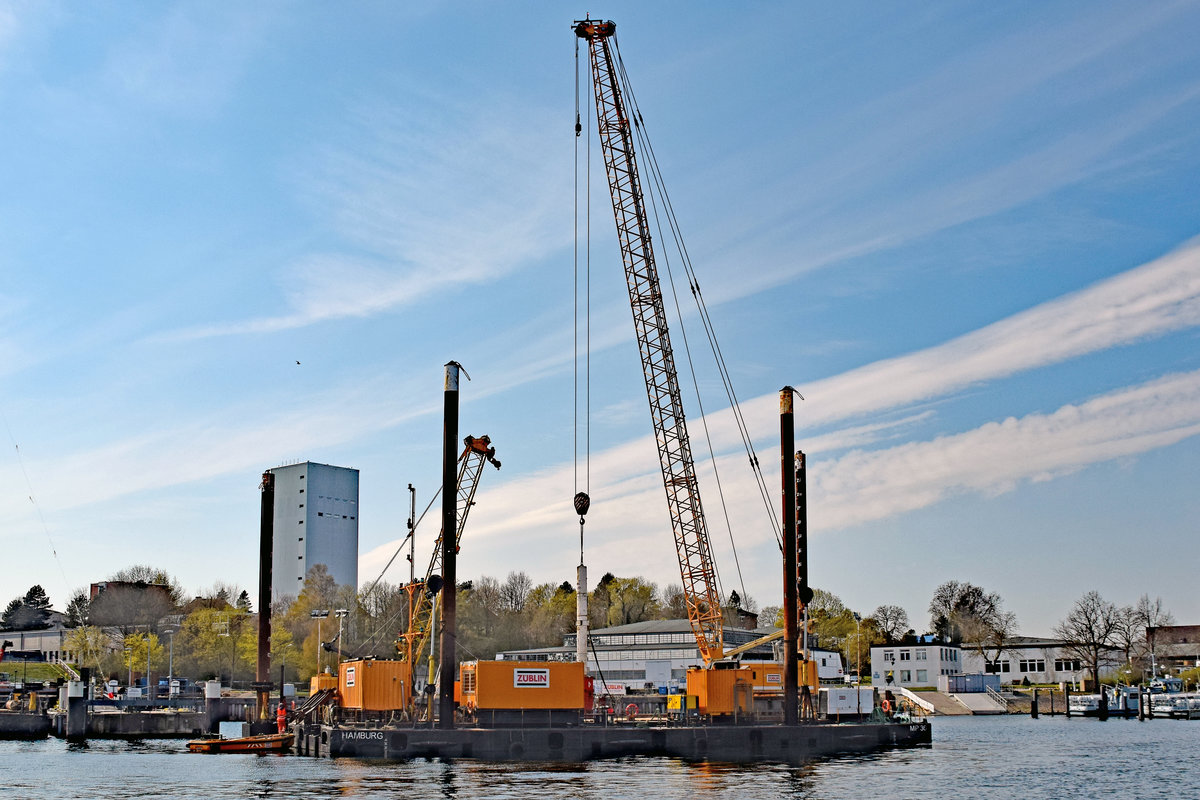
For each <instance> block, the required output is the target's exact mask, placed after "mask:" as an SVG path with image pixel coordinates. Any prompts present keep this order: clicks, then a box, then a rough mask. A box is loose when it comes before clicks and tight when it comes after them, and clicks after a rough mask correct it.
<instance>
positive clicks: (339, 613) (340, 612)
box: [333, 608, 350, 671]
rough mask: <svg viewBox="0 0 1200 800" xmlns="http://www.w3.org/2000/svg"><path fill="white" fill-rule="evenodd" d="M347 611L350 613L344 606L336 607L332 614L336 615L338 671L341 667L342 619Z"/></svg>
mask: <svg viewBox="0 0 1200 800" xmlns="http://www.w3.org/2000/svg"><path fill="white" fill-rule="evenodd" d="M349 613H350V610H349V609H346V608H337V609H334V611H333V614H334V616H336V617H337V618H338V640H337V642H338V651H337V663H338V670H339V671H340V670H341V668H342V667H341V664H342V620H344V619H345V618H346V616H347V615H348V614H349Z"/></svg>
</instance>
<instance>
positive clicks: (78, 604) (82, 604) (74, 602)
mask: <svg viewBox="0 0 1200 800" xmlns="http://www.w3.org/2000/svg"><path fill="white" fill-rule="evenodd" d="M88 606H89V603H88V596H87V592H85V591H84V590H83V589H76V590H75V593H74V594H72V595H71V602H69V603H67V610H66V612H64V614H63V625H64V626H65V627H68V628H79V627H82V626H84V625H87V623H88Z"/></svg>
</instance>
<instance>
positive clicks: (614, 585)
mask: <svg viewBox="0 0 1200 800" xmlns="http://www.w3.org/2000/svg"><path fill="white" fill-rule="evenodd" d="M607 588H608V597H609V604H608V620H607V621H608V624H609V625H610V626H613V625H628V624H630V623H632V622H642V621H644V620H648V619H654V618H655V617H656V616H657V614H658V610H659V606H658V600H657V599H656V598H655V595H656V594H657V591H656V587H655V586H654V584H653V583H650V582H648V581H647V580H645V579H644V578H616V579H614V580H613V581H611V582H610V583H609V585H608V587H607Z"/></svg>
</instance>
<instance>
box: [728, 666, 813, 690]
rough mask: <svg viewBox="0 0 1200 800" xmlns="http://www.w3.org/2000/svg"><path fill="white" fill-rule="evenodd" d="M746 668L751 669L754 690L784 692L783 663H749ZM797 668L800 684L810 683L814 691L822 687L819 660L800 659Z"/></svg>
mask: <svg viewBox="0 0 1200 800" xmlns="http://www.w3.org/2000/svg"><path fill="white" fill-rule="evenodd" d="M745 669H748V670H750V673H751V675H750V681H751V683H753V684H754V691H755V692H757V693H759V694H764V693H770V692H780V693H782V692H783V664H776V663H774V662H764V663H761V664H756V663H751V664H747V665H746V667H745ZM796 669H797V671H798V672H799V675H797V680H798V681H799V683H800V685H801V686H803V685H804V684H806V683H807V684H808V686H809V688H810V689H811V690H812V691H814V692H815V691H816V690H817V689H818V688H819V687H820V681H819V680H818V679H817V662H816V661H798V662H796Z"/></svg>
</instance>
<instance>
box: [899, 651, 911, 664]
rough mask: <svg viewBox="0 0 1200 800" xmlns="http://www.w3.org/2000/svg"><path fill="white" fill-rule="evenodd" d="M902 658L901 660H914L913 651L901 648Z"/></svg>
mask: <svg viewBox="0 0 1200 800" xmlns="http://www.w3.org/2000/svg"><path fill="white" fill-rule="evenodd" d="M900 660H901V661H912V651H911V650H901V651H900Z"/></svg>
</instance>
